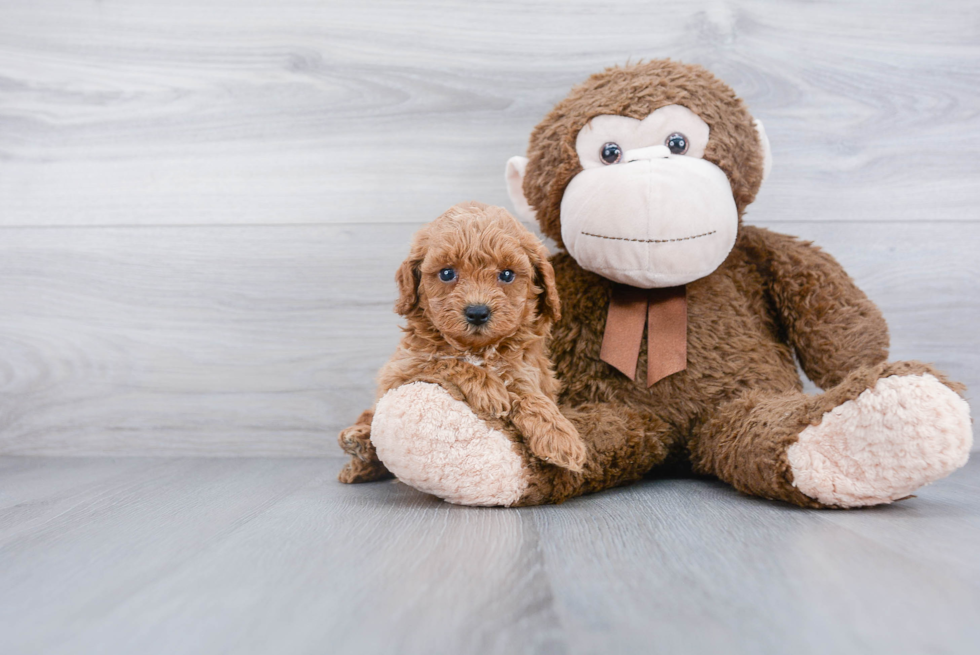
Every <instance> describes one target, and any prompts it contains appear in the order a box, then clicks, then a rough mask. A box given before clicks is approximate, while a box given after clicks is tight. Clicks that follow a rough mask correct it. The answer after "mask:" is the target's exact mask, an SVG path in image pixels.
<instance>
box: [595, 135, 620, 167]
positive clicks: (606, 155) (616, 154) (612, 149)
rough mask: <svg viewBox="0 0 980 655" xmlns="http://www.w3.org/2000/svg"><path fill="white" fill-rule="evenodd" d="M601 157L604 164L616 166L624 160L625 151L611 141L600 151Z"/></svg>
mask: <svg viewBox="0 0 980 655" xmlns="http://www.w3.org/2000/svg"><path fill="white" fill-rule="evenodd" d="M599 157H600V158H601V159H602V163H603V164H616V163H618V162H619V161H620V160H621V159H622V158H623V149H622V148H620V147H619V144H618V143H613V142H612V141H610V142H609V143H607V144H606V145H604V146H602V150H600V151H599Z"/></svg>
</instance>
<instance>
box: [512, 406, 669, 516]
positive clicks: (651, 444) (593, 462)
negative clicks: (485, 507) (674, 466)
mask: <svg viewBox="0 0 980 655" xmlns="http://www.w3.org/2000/svg"><path fill="white" fill-rule="evenodd" d="M561 411H562V414H564V415H565V417H566V418H568V419H569V420H570V421H571V422H572V425H574V426H575V428H576V429H577V430H578V433H579V436H580V437H581V439H582V441H583V443H584V444H585V446H586V451H587V453H586V460H585V465H584V467H583V470H582V472H581V473H576V472H573V471H569V470H566V469H563V468H559V467H557V466H552V465H548V464H545V463H543V462H540V461H538V460H533V461H531V462H530V465H529V467H528V469H529V472H530V475H529V479H530V480H531V483H530V484H529V486H528V490H527V492H526V493H525V494H524V497H523V498H522V499H521V500H520V502H518V503H516V504H517V505H542V504H547V503H560V502H563V501H565V500H567V499H569V498H573V497H575V496H581V495H583V494H587V493H594V492H596V491H601V490H603V489H609V488H612V487H618V486H622V485H625V484H629V483H630V482H635V481H636V480H639V479H640V478H642V477H643V476H644V475H646V474H647V473H648V472H649V471H650V470H651V469H653V468H654V467H655V466H657V465H659V464H662V463H663V462H664V461H665V460H666V459H667V456H668V453H669V452H670V450H671V446H672V445H673V443H675V442H676V440H677V434H676V432H675V431H674V429H673V428H672V427H671V426H669V425H668V424H666V423H665V422H663V421H662V420H660V419H659V418H657V417H656V416H655V415H653V414H652V413H651V412H649V411H643V410H642V409H639V408H635V407H631V406H628V405H624V404H620V403H615V402H612V403H596V404H587V405H580V406H578V407H574V408H568V407H562V408H561Z"/></svg>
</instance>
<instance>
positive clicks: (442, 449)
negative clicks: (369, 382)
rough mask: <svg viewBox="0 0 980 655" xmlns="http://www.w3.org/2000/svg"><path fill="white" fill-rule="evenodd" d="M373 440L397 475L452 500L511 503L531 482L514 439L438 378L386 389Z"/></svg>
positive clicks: (374, 426)
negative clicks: (478, 412) (486, 419)
mask: <svg viewBox="0 0 980 655" xmlns="http://www.w3.org/2000/svg"><path fill="white" fill-rule="evenodd" d="M371 440H372V442H373V443H374V447H375V449H376V451H377V453H378V458H379V459H380V460H381V461H382V462H384V465H385V467H387V469H388V470H389V471H391V472H392V473H394V474H395V476H396V477H397V478H398V479H399V480H401V481H402V482H404V483H405V484H408V485H409V486H412V487H415V488H416V489H418V490H419V491H424V492H426V493H430V494H433V495H435V496H438V497H440V498H442V499H443V500H447V501H449V502H451V503H456V504H458V505H504V506H510V505H513V504H514V503H516V502H517V501H518V500H520V499H521V497H522V496H523V495H524V492H525V491H526V490H527V487H528V477H527V473H526V467H525V464H524V460H523V458H522V457H521V455H519V454H518V452H517V450H515V448H514V443H513V442H512V441H511V440H510V439H508V438H507V436H506V435H505V434H504V433H503V432H500V431H499V430H494V429H492V428H490V427H489V426H488V425H487V424H486V423H484V422H483V421H482V420H481V419H480V418H478V417H477V416H476V414H474V413H473V411H472V410H471V409H470V408H469V407H468V406H467V405H466V403H464V402H462V401H459V400H456V399H455V398H453V397H452V396H450V395H449V393H448V392H447V391H446V390H445V389H443V388H442V387H440V386H439V385H437V384H430V383H427V382H413V383H411V384H406V385H403V386H401V387H398V388H396V389H392V390H391V391H389V392H388V393H386V394H385V395H384V397H382V398H381V400H380V401H379V402H378V406H377V408H376V410H375V413H374V422H373V423H372V424H371Z"/></svg>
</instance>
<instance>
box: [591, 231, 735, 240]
mask: <svg viewBox="0 0 980 655" xmlns="http://www.w3.org/2000/svg"><path fill="white" fill-rule="evenodd" d="M717 231H718V230H711V231H710V232H705V233H704V234H695V235H694V236H692V237H681V238H679V239H630V238H628V237H607V236H606V235H604V234H592V233H591V232H582V235H583V236H587V237H595V238H597V239H612V240H613V241H634V242H636V243H673V242H674V241H690V240H691V239H700V238H701V237H707V236H711V235H712V234H714V233H715V232H717Z"/></svg>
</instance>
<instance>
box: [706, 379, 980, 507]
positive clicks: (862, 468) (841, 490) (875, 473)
mask: <svg viewBox="0 0 980 655" xmlns="http://www.w3.org/2000/svg"><path fill="white" fill-rule="evenodd" d="M959 389H961V387H959V385H955V384H953V383H950V382H949V381H948V380H946V378H945V377H944V376H943V375H942V374H941V373H939V372H937V371H935V370H934V369H932V368H931V367H929V366H928V365H925V364H920V363H918V362H897V363H891V364H888V363H883V364H878V365H875V366H868V367H863V368H859V369H857V370H855V371H853V372H852V373H851V374H850V375H848V376H847V377H846V378H845V379H844V380H843V382H841V383H840V384H839V385H837V386H836V387H833V388H831V389H829V390H827V391H826V392H825V393H822V394H819V395H815V396H807V395H805V394H802V393H800V392H797V391H793V392H788V393H785V394H781V395H774V394H771V393H759V392H752V391H750V392H747V393H746V394H745V395H743V396H741V397H740V398H738V399H736V400H734V401H732V402H729V403H728V404H726V405H724V406H722V407H720V408H719V409H718V410H717V411H716V412H715V413H714V415H713V416H712V417H711V418H710V419H709V420H708V421H707V422H705V423H704V424H703V425H702V426H701V427H700V429H699V430H698V431H697V434H696V435H695V437H694V439H693V440H692V442H691V446H690V447H691V460H692V463H693V465H694V469H695V471H698V472H701V473H709V474H713V475H716V476H717V477H719V478H721V479H722V480H724V481H725V482H728V483H729V484H731V485H732V486H734V487H735V488H736V489H738V490H739V491H743V492H745V493H749V494H753V495H756V496H763V497H765V498H773V499H780V500H785V501H788V502H791V503H794V504H796V505H800V506H803V507H861V506H868V505H879V504H884V503H890V502H892V501H895V500H899V499H901V498H905V497H906V496H908V495H909V494H911V493H912V492H914V491H915V490H916V489H918V488H919V487H921V486H923V485H925V484H929V483H930V482H934V481H935V480H938V479H940V478H942V477H944V476H946V475H948V474H949V473H950V472H952V471H953V470H955V469H957V468H959V467H960V466H962V465H963V464H965V463H966V460H967V457H968V456H969V451H970V447H971V445H972V441H973V434H972V429H971V425H970V414H969V407H968V406H967V404H966V401H964V400H963V399H962V398H961V397H960V396H959V395H958V394H957V393H956V391H958V390H959Z"/></svg>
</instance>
